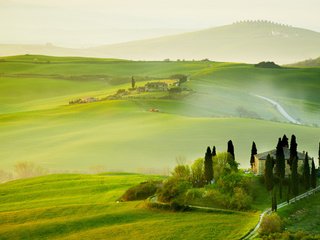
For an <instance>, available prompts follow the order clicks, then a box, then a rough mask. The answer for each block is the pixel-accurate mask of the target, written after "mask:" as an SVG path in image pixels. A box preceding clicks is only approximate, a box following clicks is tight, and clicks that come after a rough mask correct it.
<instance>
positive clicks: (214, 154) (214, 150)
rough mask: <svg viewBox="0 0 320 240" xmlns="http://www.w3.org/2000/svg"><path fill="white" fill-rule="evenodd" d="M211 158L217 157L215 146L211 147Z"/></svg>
mask: <svg viewBox="0 0 320 240" xmlns="http://www.w3.org/2000/svg"><path fill="white" fill-rule="evenodd" d="M211 154H212V157H215V156H217V152H216V146H213V147H212V153H211Z"/></svg>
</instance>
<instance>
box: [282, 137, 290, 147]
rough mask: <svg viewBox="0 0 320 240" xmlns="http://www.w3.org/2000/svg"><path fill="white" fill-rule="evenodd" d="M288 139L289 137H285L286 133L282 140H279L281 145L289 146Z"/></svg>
mask: <svg viewBox="0 0 320 240" xmlns="http://www.w3.org/2000/svg"><path fill="white" fill-rule="evenodd" d="M288 140H289V139H288V138H287V136H286V135H283V137H282V140H281V142H282V146H283V147H286V148H289V142H288Z"/></svg>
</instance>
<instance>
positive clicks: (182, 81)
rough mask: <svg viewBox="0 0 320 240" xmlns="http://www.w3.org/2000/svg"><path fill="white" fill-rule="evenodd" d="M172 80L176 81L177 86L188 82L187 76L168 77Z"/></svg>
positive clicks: (175, 75)
mask: <svg viewBox="0 0 320 240" xmlns="http://www.w3.org/2000/svg"><path fill="white" fill-rule="evenodd" d="M170 78H172V79H178V80H179V82H178V85H179V86H180V85H181V84H182V83H184V82H186V81H187V80H188V76H187V75H184V74H174V75H172V76H170Z"/></svg>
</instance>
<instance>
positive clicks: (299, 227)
mask: <svg viewBox="0 0 320 240" xmlns="http://www.w3.org/2000/svg"><path fill="white" fill-rule="evenodd" d="M319 214H320V193H317V194H315V195H314V196H310V197H308V198H305V199H303V200H301V201H299V202H297V203H295V204H292V205H289V206H288V207H286V208H283V209H279V215H280V216H281V217H283V218H284V220H285V226H286V228H287V229H288V230H289V231H293V232H297V231H305V232H307V233H309V234H320V228H319V224H320V219H319Z"/></svg>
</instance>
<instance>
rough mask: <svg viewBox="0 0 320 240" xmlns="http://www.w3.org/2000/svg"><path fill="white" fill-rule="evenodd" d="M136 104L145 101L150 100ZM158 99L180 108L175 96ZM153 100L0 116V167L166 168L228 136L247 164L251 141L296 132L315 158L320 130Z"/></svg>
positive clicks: (262, 145) (264, 144) (261, 145)
mask: <svg viewBox="0 0 320 240" xmlns="http://www.w3.org/2000/svg"><path fill="white" fill-rule="evenodd" d="M141 104H149V105H148V106H145V105H141ZM161 104H163V105H164V106H165V105H169V106H170V107H171V108H174V106H175V107H176V108H179V106H176V105H175V102H171V101H167V100H163V101H162V102H161ZM152 106H153V104H152V102H147V103H141V102H139V103H136V102H135V101H106V102H98V103H92V104H80V105H73V106H64V107H60V108H57V109H51V110H43V111H35V112H21V113H16V114H12V113H11V114H2V115H1V116H0V121H1V125H0V131H1V135H0V142H1V145H0V149H1V150H0V158H1V165H2V166H3V167H4V168H7V167H10V166H12V165H13V164H14V163H16V162H18V161H24V160H28V161H33V162H36V163H38V164H40V165H42V166H45V167H48V168H49V169H73V170H77V169H80V170H86V169H88V168H89V167H90V166H92V165H96V164H101V165H104V166H106V168H107V169H109V170H116V169H123V170H126V171H128V170H130V171H137V170H139V169H143V168H145V169H146V168H155V169H158V170H159V169H164V168H167V167H172V166H174V165H175V158H176V156H185V157H187V159H188V160H194V159H195V158H197V157H201V156H203V155H204V151H205V148H206V146H207V145H216V147H217V150H218V151H225V150H226V143H227V141H228V140H229V139H232V140H233V141H234V144H235V151H236V158H237V160H238V161H239V162H241V164H242V167H244V166H248V164H249V154H250V147H251V143H252V141H253V140H255V141H256V143H257V147H258V150H259V151H264V150H269V149H271V148H274V147H275V145H276V140H277V137H278V136H281V135H283V134H284V133H286V134H287V135H290V134H292V133H295V134H296V136H297V138H298V143H299V149H300V150H303V149H307V150H308V151H309V153H310V155H311V156H316V155H315V154H316V152H317V147H318V144H317V142H318V140H319V139H318V136H319V135H320V129H319V128H311V127H304V126H296V125H292V124H284V123H275V122H268V121H262V120H253V119H241V118H206V117H203V118H196V117H185V116H179V115H174V114H169V113H152V112H149V111H147V110H146V109H149V107H152ZM156 106H157V105H156Z"/></svg>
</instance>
